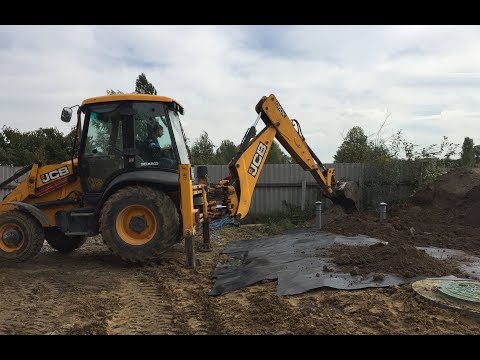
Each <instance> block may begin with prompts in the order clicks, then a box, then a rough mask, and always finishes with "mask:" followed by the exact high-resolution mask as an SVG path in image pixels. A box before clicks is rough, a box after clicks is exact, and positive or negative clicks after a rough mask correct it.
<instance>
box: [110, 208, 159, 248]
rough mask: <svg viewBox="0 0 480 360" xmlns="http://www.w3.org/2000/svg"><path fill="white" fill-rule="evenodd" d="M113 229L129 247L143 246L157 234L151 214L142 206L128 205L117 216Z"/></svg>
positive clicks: (153, 217)
mask: <svg viewBox="0 0 480 360" xmlns="http://www.w3.org/2000/svg"><path fill="white" fill-rule="evenodd" d="M115 227H116V230H117V233H118V235H119V236H120V238H121V239H122V240H123V241H125V242H126V243H128V244H130V245H143V244H146V243H148V242H149V241H150V240H152V239H153V237H154V236H155V233H156V232H157V220H156V219H155V215H154V214H153V212H152V211H151V210H150V209H149V208H147V207H145V206H143V205H130V206H127V207H126V208H124V209H123V210H122V211H121V212H120V214H118V216H117V220H116V221H115Z"/></svg>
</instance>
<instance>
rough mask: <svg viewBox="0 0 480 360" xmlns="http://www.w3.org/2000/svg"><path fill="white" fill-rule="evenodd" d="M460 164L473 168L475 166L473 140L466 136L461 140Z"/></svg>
mask: <svg viewBox="0 0 480 360" xmlns="http://www.w3.org/2000/svg"><path fill="white" fill-rule="evenodd" d="M460 162H461V164H462V165H463V166H468V167H473V166H474V165H475V149H474V146H473V139H472V138H469V137H468V136H467V137H465V139H464V140H463V145H462V152H461V155H460Z"/></svg>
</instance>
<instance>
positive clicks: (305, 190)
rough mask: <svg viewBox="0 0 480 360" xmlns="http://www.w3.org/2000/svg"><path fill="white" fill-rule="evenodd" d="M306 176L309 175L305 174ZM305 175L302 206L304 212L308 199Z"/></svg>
mask: <svg viewBox="0 0 480 360" xmlns="http://www.w3.org/2000/svg"><path fill="white" fill-rule="evenodd" d="M306 174H307V173H305V175H306ZM305 175H304V176H303V180H302V204H301V209H302V211H304V210H305V201H306V199H307V179H306V177H305Z"/></svg>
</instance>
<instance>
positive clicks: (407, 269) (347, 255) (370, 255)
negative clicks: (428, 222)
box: [332, 243, 462, 280]
mask: <svg viewBox="0 0 480 360" xmlns="http://www.w3.org/2000/svg"><path fill="white" fill-rule="evenodd" d="M332 256H333V260H334V262H335V263H336V264H337V265H339V267H340V269H341V270H342V271H344V272H348V273H350V274H352V275H367V274H369V273H376V274H377V276H381V274H386V273H388V274H397V275H400V276H403V277H406V278H412V277H415V276H426V277H438V276H445V275H458V276H462V274H461V272H460V271H459V270H458V269H457V267H456V266H455V265H454V264H453V263H452V262H445V261H441V260H437V259H435V258H433V257H431V256H429V255H427V253H426V252H424V251H422V250H418V249H417V248H415V247H414V246H412V245H407V244H404V245H400V244H397V245H385V244H382V243H379V244H375V245H372V246H335V247H334V248H333V249H332ZM379 280H380V279H379Z"/></svg>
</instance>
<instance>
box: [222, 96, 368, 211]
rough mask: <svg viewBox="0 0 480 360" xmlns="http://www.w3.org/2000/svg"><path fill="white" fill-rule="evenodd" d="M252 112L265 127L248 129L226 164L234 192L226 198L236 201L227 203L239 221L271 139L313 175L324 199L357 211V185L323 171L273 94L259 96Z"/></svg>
mask: <svg viewBox="0 0 480 360" xmlns="http://www.w3.org/2000/svg"><path fill="white" fill-rule="evenodd" d="M255 111H256V112H257V113H258V118H261V119H262V121H263V122H264V123H265V128H264V129H262V130H261V131H260V133H259V134H258V135H257V134H256V130H255V126H252V127H251V128H249V130H248V131H247V133H246V134H245V136H244V138H243V140H242V143H241V144H240V146H239V151H238V153H237V154H236V155H235V157H234V158H233V159H232V161H230V163H229V165H228V166H229V170H230V180H229V185H231V186H233V188H234V190H235V191H232V189H230V196H229V197H230V198H234V197H237V199H238V200H236V199H230V203H231V204H233V206H231V209H232V212H231V213H233V215H235V216H236V217H237V218H239V219H241V218H243V217H245V215H246V214H247V212H248V210H249V208H250V202H251V198H252V195H253V191H254V189H255V186H256V183H257V180H258V177H259V176H260V173H261V171H262V168H263V165H264V163H265V158H266V157H267V155H268V152H269V151H270V149H271V145H272V142H273V140H274V139H277V140H278V141H279V142H280V144H281V145H282V146H283V147H284V148H285V150H286V151H287V152H288V153H289V154H290V156H292V158H293V159H295V161H296V162H297V163H298V164H299V165H300V166H301V167H302V168H303V169H304V170H305V171H309V172H310V173H311V174H312V176H313V177H314V179H315V180H316V181H317V182H318V183H319V185H320V186H321V188H322V191H323V194H324V195H325V196H326V197H328V198H329V199H331V200H332V202H334V203H335V204H339V205H341V206H342V207H344V208H345V210H347V211H348V212H351V211H352V210H354V209H358V187H357V186H356V183H354V182H337V181H336V180H335V176H334V173H335V169H333V168H326V167H325V166H324V165H323V164H322V162H321V161H320V159H319V158H318V157H317V156H316V155H315V153H314V152H313V151H312V149H311V148H310V146H309V145H308V144H307V143H306V141H305V137H304V136H303V134H302V131H301V128H300V124H299V123H298V121H297V120H295V119H290V118H289V117H288V115H287V113H286V112H285V110H284V109H283V107H282V106H281V105H280V102H279V101H278V100H277V98H276V97H275V95H273V94H271V95H270V96H269V97H266V96H264V97H262V99H261V100H260V101H259V102H258V103H257V105H256V106H255ZM258 118H257V121H258ZM255 125H256V123H255ZM221 185H225V184H221ZM227 199H228V197H227Z"/></svg>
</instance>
